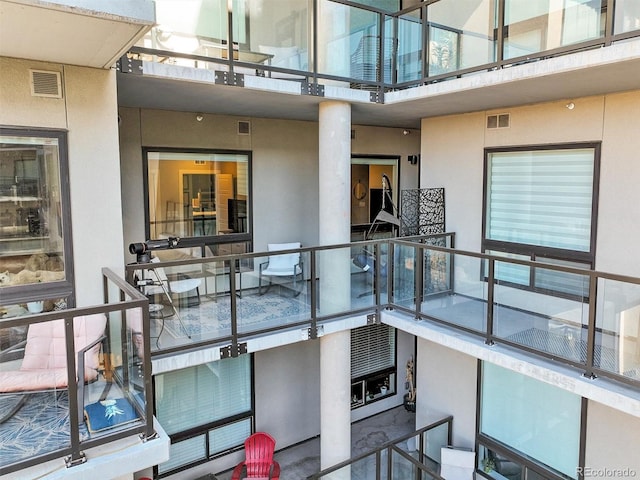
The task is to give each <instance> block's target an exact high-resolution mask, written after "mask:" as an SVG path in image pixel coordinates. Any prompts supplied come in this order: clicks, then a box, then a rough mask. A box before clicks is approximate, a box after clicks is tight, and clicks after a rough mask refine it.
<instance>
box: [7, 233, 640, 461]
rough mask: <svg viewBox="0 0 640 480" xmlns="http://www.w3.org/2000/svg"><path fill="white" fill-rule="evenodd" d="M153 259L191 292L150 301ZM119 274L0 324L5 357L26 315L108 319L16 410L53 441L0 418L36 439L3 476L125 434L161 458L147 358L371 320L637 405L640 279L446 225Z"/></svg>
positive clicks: (203, 357) (159, 361) (77, 454)
mask: <svg viewBox="0 0 640 480" xmlns="http://www.w3.org/2000/svg"><path fill="white" fill-rule="evenodd" d="M292 254H293V255H296V256H297V255H299V258H300V260H301V264H302V272H301V274H300V276H299V277H298V278H297V280H296V283H295V284H294V283H293V279H292V278H280V279H275V278H274V283H273V285H272V286H271V287H270V288H269V289H267V283H268V280H267V279H266V278H260V271H261V270H263V271H264V268H262V269H261V264H264V263H266V262H267V261H273V258H274V257H283V256H288V255H292ZM158 269H163V271H164V275H166V281H161V282H164V284H165V286H166V285H170V284H171V282H176V281H181V280H182V281H184V280H195V282H194V283H190V284H188V286H191V289H189V290H186V291H182V292H177V293H176V292H174V293H173V294H172V293H171V292H170V290H169V289H167V290H166V291H165V290H164V289H162V288H161V289H160V290H156V291H155V292H154V293H153V294H150V295H149V298H147V297H145V296H144V295H142V293H141V292H140V291H139V290H144V289H145V288H146V287H149V286H151V285H152V284H155V283H157V281H156V280H153V278H157V277H154V275H158ZM126 271H127V278H128V279H129V281H130V282H131V283H132V284H134V285H135V286H136V287H137V288H133V287H132V286H131V285H130V284H128V283H126V282H125V281H124V280H122V279H119V278H118V277H117V276H115V275H114V274H113V273H112V272H110V271H109V270H104V272H103V276H104V279H105V285H106V287H105V303H104V305H101V306H96V307H90V308H79V309H68V310H61V311H56V312H49V313H43V314H38V315H28V316H18V317H14V318H5V319H3V321H2V330H0V334H2V338H6V339H8V341H7V344H6V345H7V346H5V345H3V347H2V349H3V352H2V356H3V360H6V359H5V358H4V357H5V355H6V353H8V352H7V350H9V349H11V348H12V346H14V345H15V344H17V343H18V342H19V340H21V339H22V338H24V332H25V331H26V330H27V328H28V327H29V326H31V325H38V324H43V323H45V322H49V321H51V320H58V319H63V321H64V322H63V323H64V331H65V335H66V338H67V339H70V338H71V336H72V335H73V323H74V322H73V321H72V319H77V318H79V317H84V316H89V315H95V314H98V315H104V318H105V319H106V327H105V334H104V338H101V339H100V341H99V342H98V344H99V345H101V350H100V353H99V358H100V362H99V364H98V366H97V367H96V369H97V373H98V375H97V377H96V378H95V379H91V380H90V381H89V382H88V383H83V382H82V381H78V382H76V381H75V378H76V377H75V376H74V375H72V374H67V376H68V380H69V381H68V385H69V387H68V389H66V390H61V389H55V390H54V391H47V392H42V393H37V394H34V395H40V396H41V398H40V400H38V401H36V402H35V404H34V405H32V406H28V405H25V406H24V407H23V408H26V410H25V412H27V413H26V415H27V416H28V417H29V418H32V419H35V420H32V421H33V423H34V425H37V424H40V428H46V427H45V425H48V423H44V422H49V421H50V419H47V417H46V416H44V413H46V412H47V411H48V410H51V408H49V407H47V406H51V407H55V409H56V411H57V415H58V416H59V417H60V420H61V422H60V425H61V427H60V428H61V429H62V432H61V436H60V437H59V438H57V439H53V436H49V435H47V436H39V437H38V440H37V441H36V443H35V445H34V443H33V442H34V440H33V438H31V437H29V438H21V437H18V436H17V433H16V432H17V431H18V430H19V425H20V423H18V424H16V425H14V427H11V425H12V424H11V423H10V421H7V422H5V423H4V424H2V425H0V435H2V438H11V439H13V440H14V443H15V442H17V443H18V444H20V445H22V446H23V445H25V444H29V445H30V446H32V445H33V447H32V448H33V449H32V450H31V451H29V452H25V451H24V450H23V449H22V448H20V449H13V450H12V452H13V453H12V456H8V455H2V456H1V458H2V459H3V462H4V463H3V465H2V467H1V468H2V473H5V472H13V471H17V470H23V469H26V468H45V467H43V466H42V465H45V466H47V468H49V467H51V463H45V462H54V463H53V464H54V465H56V466H57V468H62V465H63V462H62V458H63V457H66V458H67V464H68V465H69V466H70V465H75V464H78V466H77V467H74V468H73V469H70V470H69V471H70V472H73V471H74V470H75V469H76V468H77V469H79V470H75V471H81V469H83V468H90V467H91V466H92V465H94V467H93V468H95V465H96V463H92V462H94V461H95V460H98V459H95V458H92V456H91V454H89V453H87V455H86V458H87V459H88V461H87V462H86V463H83V462H84V458H85V457H84V456H83V454H82V453H81V452H83V451H85V452H91V449H94V448H96V449H99V448H100V447H103V446H104V445H107V444H112V443H114V444H115V442H121V441H124V440H125V439H128V440H131V441H134V442H135V443H136V444H137V445H138V447H139V448H152V447H153V449H154V450H155V449H156V448H157V449H158V450H162V452H166V450H165V449H167V448H168V445H166V443H165V442H166V437H165V436H163V432H162V429H161V427H160V426H159V425H157V424H156V425H154V424H153V422H152V421H151V419H153V416H152V402H150V401H149V399H150V398H152V391H151V382H150V379H151V376H150V373H149V372H151V371H152V366H153V372H154V374H159V373H163V372H164V371H170V370H171V369H172V368H173V369H175V368H176V365H183V366H184V365H188V364H192V365H195V364H198V363H203V362H210V361H215V360H218V359H221V358H226V357H235V356H238V355H243V354H245V353H251V352H254V351H258V350H263V349H267V348H272V347H277V346H280V345H285V344H288V343H294V342H303V341H306V340H308V339H311V338H318V337H321V336H322V335H326V334H329V333H332V332H336V331H340V330H347V329H351V328H355V327H358V326H362V325H366V324H368V323H375V322H384V323H388V324H390V325H392V326H396V327H397V328H402V329H404V330H405V331H407V332H409V333H413V334H415V335H417V336H421V337H423V338H428V339H430V337H429V335H433V332H438V335H439V337H438V340H436V341H441V343H443V344H446V345H451V346H452V348H458V345H457V344H455V342H462V341H464V342H467V343H466V344H464V345H463V346H462V347H460V348H461V349H462V348H468V347H471V348H470V349H468V350H467V352H468V353H470V354H472V355H476V356H478V358H483V359H488V360H490V361H497V360H496V358H497V357H498V356H500V355H502V356H508V357H510V358H514V359H517V360H518V361H523V362H528V363H527V365H534V364H536V362H539V361H544V362H547V363H546V364H547V368H548V371H549V372H551V371H554V372H555V371H556V370H558V369H559V368H566V369H570V373H568V374H567V375H573V377H572V378H583V379H585V381H590V382H593V380H587V379H594V378H596V377H598V380H597V381H596V382H593V383H591V385H592V387H591V388H597V389H600V390H601V391H602V392H607V394H609V393H611V394H612V395H610V396H609V398H605V399H604V400H603V403H605V404H607V403H609V404H612V406H613V405H614V404H615V408H626V407H624V406H621V404H620V403H616V401H618V400H619V398H621V397H619V395H624V396H626V397H625V398H627V399H628V400H629V402H627V403H628V404H630V405H631V404H632V406H631V407H630V408H636V409H637V402H638V399H637V398H636V397H634V396H633V394H631V393H628V392H633V391H635V392H637V390H638V386H639V385H640V347H639V345H640V343H639V327H640V325H638V312H639V311H640V278H633V277H625V276H620V275H613V274H609V273H603V272H597V271H592V270H582V269H576V268H570V267H567V266H561V265H550V264H546V263H542V262H532V261H526V260H519V259H510V258H505V257H499V256H494V255H487V254H480V253H474V252H467V251H462V250H459V249H456V248H455V235H454V234H452V233H447V234H441V235H434V236H428V237H415V238H414V237H411V238H402V239H381V240H374V241H366V242H357V243H350V244H343V245H331V246H322V247H306V248H300V249H292V250H283V251H277V252H255V253H246V254H237V255H226V256H217V257H211V258H193V259H188V260H180V261H170V262H169V261H167V262H150V263H146V262H145V263H142V262H139V263H134V264H130V265H128V266H127V267H126ZM160 278H163V277H162V274H160ZM524 278H526V279H527V283H526V284H525V283H524V282H523V281H522V279H524ZM150 280H151V281H150ZM123 299H124V300H123ZM425 329H427V330H428V331H427V330H425ZM425 332H426V333H425ZM461 339H463V340H461ZM72 343H73V342H70V341H68V340H67V342H66V345H67V351H66V357H65V358H66V363H65V365H66V371H67V372H75V371H77V369H78V365H79V364H80V362H81V361H82V360H81V359H82V358H84V356H83V355H80V356H78V357H76V355H75V353H74V352H75V351H76V350H77V345H76V348H75V349H73V348H72ZM487 352H488V353H487ZM505 352H506V353H505ZM23 355H24V353H23ZM483 355H484V356H485V357H486V358H485V357H483ZM19 363H20V356H18V357H17V358H13V359H12V360H6V361H3V363H1V364H0V366H1V368H0V372H4V371H8V370H14V369H15V368H16V364H19ZM81 370H82V369H81ZM554 374H555V373H554ZM545 375H546V374H545ZM77 378H80V379H81V378H82V377H81V376H78V377H77ZM567 378H569V377H567ZM625 388H626V390H625ZM621 392H622V393H621ZM624 392H627V393H624ZM584 396H586V395H584ZM117 399H127V401H128V402H129V404H130V405H131V406H132V407H133V410H134V412H135V418H133V419H132V421H131V422H129V423H125V424H122V425H114V426H113V427H110V428H107V429H105V430H101V431H91V430H95V429H89V427H90V419H89V420H85V419H86V417H84V418H83V416H82V412H83V411H85V410H87V407H89V406H90V405H92V404H95V403H96V402H98V403H99V402H100V401H101V400H117ZM634 402H635V403H634ZM633 405H636V406H635V407H634V406H633ZM627 410H628V409H627ZM41 414H42V416H41ZM22 415H23V416H24V414H22ZM19 418H20V415H18V419H15V421H18V420H19ZM147 419H149V420H147ZM23 421H24V420H23ZM11 428H13V430H12V429H11ZM156 433H157V434H159V435H160V438H161V439H160V440H155V439H154V440H152V441H151V440H149V441H147V442H144V443H143V442H142V441H141V440H139V439H138V437H136V435H142V437H143V438H144V439H152V438H153V437H154V436H155V434H156ZM50 439H53V440H52V441H50ZM16 452H17V453H16ZM162 452H157V451H156V452H155V455H157V456H155V457H154V456H153V455H149V456H146V455H145V457H144V463H145V465H141V464H139V463H138V464H135V466H131V465H130V466H129V470H128V471H135V470H140V469H142V468H144V467H145V466H148V465H151V464H157V463H162V462H163V461H165V460H166V458H167V457H164V458H163V457H162V454H163V453H162ZM396 453H398V452H396ZM166 454H167V455H168V453H166ZM16 455H17V456H16ZM21 455H22V456H21ZM140 458H143V457H140ZM371 458H372V457H371ZM405 460H406V461H407V462H409V463H411V461H410V460H409V459H408V458H405ZM363 461H364V460H363ZM365 462H368V460H367V461H365ZM41 464H42V465H41ZM37 466H38V467H37ZM376 468H378V467H376Z"/></svg>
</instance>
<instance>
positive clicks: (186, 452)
mask: <svg viewBox="0 0 640 480" xmlns="http://www.w3.org/2000/svg"><path fill="white" fill-rule="evenodd" d="M205 441H206V438H205V436H204V435H200V436H197V437H193V438H189V439H187V440H183V441H181V442H178V443H173V444H171V445H170V446H169V460H168V461H166V462H164V463H161V464H160V465H158V473H160V474H162V473H165V472H169V471H171V470H175V469H177V468H179V467H182V466H183V465H188V464H190V463H194V462H197V461H198V460H204V459H205V458H207V457H206V454H207V452H206V448H205Z"/></svg>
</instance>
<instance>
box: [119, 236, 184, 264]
mask: <svg viewBox="0 0 640 480" xmlns="http://www.w3.org/2000/svg"><path fill="white" fill-rule="evenodd" d="M179 243H180V239H179V238H178V237H169V238H167V239H164V240H147V241H146V242H138V243H131V244H129V253H132V254H133V255H136V257H137V258H136V261H137V262H138V263H149V262H150V261H151V250H168V249H170V248H178V244H179Z"/></svg>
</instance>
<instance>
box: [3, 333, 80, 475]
mask: <svg viewBox="0 0 640 480" xmlns="http://www.w3.org/2000/svg"><path fill="white" fill-rule="evenodd" d="M46 323H47V324H48V323H49V322H46ZM27 330H28V327H27V326H26V325H23V326H16V327H10V328H0V372H10V371H19V370H20V368H21V367H22V366H23V359H24V357H25V346H24V344H23V343H21V342H24V340H25V339H26V338H27ZM62 345H64V338H62ZM33 348H34V347H31V349H32V350H33ZM55 353H57V354H59V355H60V356H63V357H64V355H65V351H64V347H63V348H62V351H59V349H56V352H55ZM31 357H32V360H30V362H31V364H33V362H34V361H35V360H36V359H35V356H34V355H33V354H32V355H31ZM25 361H29V360H25ZM25 367H26V365H25ZM27 368H28V367H27ZM0 387H1V388H0V418H5V417H7V419H6V420H5V421H3V422H2V423H0V438H1V439H2V441H0V468H2V467H5V466H7V465H11V464H13V463H16V462H20V461H24V460H30V459H32V458H33V457H34V456H37V455H43V454H46V453H49V452H54V451H56V450H59V449H62V448H68V447H70V445H71V443H70V438H71V437H70V432H71V427H70V422H69V395H68V392H67V390H66V389H54V390H52V391H46V392H43V391H40V392H36V393H32V394H30V395H27V396H25V395H22V394H21V393H20V392H21V390H20V388H19V387H18V386H17V384H16V381H15V380H14V381H13V382H11V383H10V384H8V385H7V384H3V385H1V386H0ZM12 392H15V394H14V393H12ZM14 410H15V412H13V413H12V411H14ZM80 427H81V430H80V437H81V439H82V440H84V439H86V438H87V430H86V428H84V425H81V426H80Z"/></svg>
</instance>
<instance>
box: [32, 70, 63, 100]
mask: <svg viewBox="0 0 640 480" xmlns="http://www.w3.org/2000/svg"><path fill="white" fill-rule="evenodd" d="M29 74H30V76H31V95H32V96H34V97H49V98H62V81H61V78H60V72H48V71H45V70H29Z"/></svg>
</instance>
